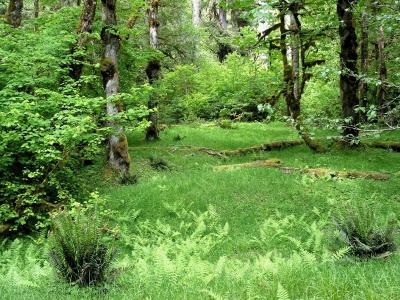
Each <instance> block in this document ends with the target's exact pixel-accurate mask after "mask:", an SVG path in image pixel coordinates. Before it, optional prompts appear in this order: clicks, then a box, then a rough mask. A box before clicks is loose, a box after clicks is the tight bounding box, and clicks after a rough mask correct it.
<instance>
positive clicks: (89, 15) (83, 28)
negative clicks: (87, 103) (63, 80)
mask: <svg viewBox="0 0 400 300" xmlns="http://www.w3.org/2000/svg"><path fill="white" fill-rule="evenodd" d="M96 6H97V0H85V1H84V4H83V9H82V12H81V16H80V20H79V24H78V29H77V31H76V32H77V34H78V40H77V42H76V44H75V45H74V46H73V48H72V51H71V52H72V53H73V54H74V53H76V52H78V53H79V54H78V55H77V56H76V57H75V61H74V62H73V63H72V64H71V65H70V66H69V68H70V72H69V75H70V77H71V78H73V79H74V80H79V79H80V77H81V75H82V69H83V61H84V57H83V55H82V54H81V52H79V51H83V50H84V49H85V45H86V43H87V39H88V38H87V34H88V33H91V32H92V27H93V20H94V16H95V14H96Z"/></svg>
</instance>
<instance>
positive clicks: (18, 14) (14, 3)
mask: <svg viewBox="0 0 400 300" xmlns="http://www.w3.org/2000/svg"><path fill="white" fill-rule="evenodd" d="M23 7H24V2H23V0H10V3H9V4H8V9H7V12H6V21H7V23H8V24H10V25H11V26H13V27H15V28H17V27H19V26H21V22H22V8H23Z"/></svg>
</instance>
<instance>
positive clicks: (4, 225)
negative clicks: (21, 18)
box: [0, 8, 147, 235]
mask: <svg viewBox="0 0 400 300" xmlns="http://www.w3.org/2000/svg"><path fill="white" fill-rule="evenodd" d="M78 14H79V9H76V8H65V9H62V10H59V11H57V12H56V13H54V14H53V13H49V14H47V13H45V12H43V14H41V15H42V16H41V17H40V18H37V19H35V21H34V22H35V26H33V24H29V25H28V21H27V23H26V24H27V25H26V26H24V28H21V30H20V29H13V28H11V27H10V26H8V25H6V24H2V23H0V57H1V59H0V136H1V142H0V174H1V181H0V235H9V234H15V233H17V232H29V231H33V230H38V229H42V228H44V227H46V226H48V225H49V211H50V210H52V209H55V208H58V207H59V206H60V205H64V204H68V203H69V202H72V201H74V200H75V199H79V198H84V197H85V196H86V194H87V190H90V189H91V187H90V182H88V180H87V179H88V178H92V177H93V174H94V173H93V172H92V173H91V174H90V175H91V176H87V172H90V171H91V170H93V167H90V168H88V167H87V166H86V162H87V161H94V160H96V159H97V158H98V157H99V154H101V153H102V152H103V151H104V149H105V147H104V145H103V142H104V140H105V137H106V136H107V134H108V133H109V131H110V129H109V128H108V129H107V128H104V124H106V123H107V121H109V118H107V117H106V116H105V110H104V107H105V104H106V100H105V99H104V98H103V97H102V90H103V89H102V88H100V85H101V80H100V78H99V76H97V75H96V76H94V75H87V74H86V73H84V74H83V76H82V77H81V80H79V81H78V82H72V80H71V78H69V76H68V72H69V70H68V68H67V66H68V65H69V63H70V61H71V60H72V59H73V58H72V57H71V53H70V48H71V45H72V44H73V43H74V42H75V39H76V34H75V32H74V28H75V27H76V24H75V23H76V20H77V15H78ZM44 24H45V25H46V26H44ZM35 28H36V29H35ZM92 50H93V49H92ZM94 59H95V60H96V58H94ZM86 69H89V71H90V70H91V71H92V72H97V70H96V67H95V63H93V64H90V63H88V64H86V65H85V71H86ZM140 96H141V95H136V94H135V93H134V91H132V94H129V95H128V94H122V93H121V94H119V95H117V96H116V97H114V99H112V100H113V101H114V100H117V101H121V102H123V103H126V102H129V104H131V105H130V106H128V107H127V108H128V109H127V111H126V113H124V114H119V115H118V116H116V118H118V121H120V122H121V123H122V122H123V121H125V123H129V124H130V125H131V127H133V126H136V125H137V122H138V120H140V119H144V117H145V116H146V113H147V110H143V107H142V103H139V101H138V100H137V98H140ZM115 98H117V99H115ZM146 122H147V121H146ZM143 123H145V122H143Z"/></svg>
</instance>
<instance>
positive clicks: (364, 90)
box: [360, 11, 369, 107]
mask: <svg viewBox="0 0 400 300" xmlns="http://www.w3.org/2000/svg"><path fill="white" fill-rule="evenodd" d="M368 35H369V34H368V14H367V13H366V12H365V11H364V12H363V14H362V17H361V45H360V46H361V74H362V75H363V80H361V82H360V105H361V106H363V107H367V105H368V97H367V94H368V84H367V81H366V79H367V78H366V77H367V76H368V55H369V49H368V43H369V37H368Z"/></svg>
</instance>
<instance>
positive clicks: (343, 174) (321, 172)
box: [301, 168, 390, 181]
mask: <svg viewBox="0 0 400 300" xmlns="http://www.w3.org/2000/svg"><path fill="white" fill-rule="evenodd" d="M301 172H302V173H305V174H310V175H313V176H316V177H327V176H330V177H332V178H334V177H339V178H349V179H356V178H363V179H373V180H382V181H383V180H389V179H390V175H389V174H387V173H380V172H369V171H335V170H331V169H325V168H316V169H301Z"/></svg>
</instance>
